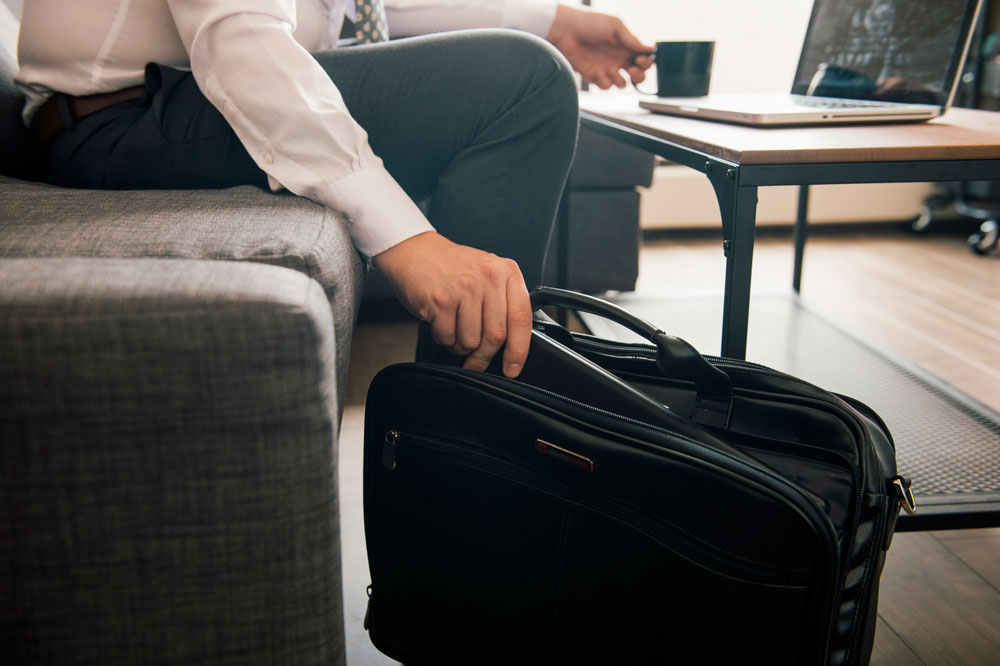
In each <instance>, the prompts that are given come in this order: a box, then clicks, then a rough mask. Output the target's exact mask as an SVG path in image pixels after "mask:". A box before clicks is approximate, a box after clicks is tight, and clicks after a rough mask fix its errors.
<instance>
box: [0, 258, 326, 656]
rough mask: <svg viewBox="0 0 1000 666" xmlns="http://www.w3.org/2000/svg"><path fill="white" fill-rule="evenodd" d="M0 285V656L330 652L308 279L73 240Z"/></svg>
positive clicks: (315, 310)
mask: <svg viewBox="0 0 1000 666" xmlns="http://www.w3.org/2000/svg"><path fill="white" fill-rule="evenodd" d="M0 285H3V288H2V289H0V311H2V312H3V316H2V317H0V567H2V568H3V570H2V571H0V663H5V664H19V663H55V662H58V663H81V664H82V663H94V664H103V665H118V664H121V665H125V664H128V665H132V664H139V663H143V664H180V663H184V664H234V665H235V664H240V665H242V664H247V663H255V664H263V663H267V664H276V665H277V664H293V663H294V664H337V663H343V661H342V660H343V620H342V609H341V590H340V586H341V582H340V561H339V544H338V524H337V515H338V514H337V491H336V461H337V453H336V447H335V441H336V433H337V413H338V412H337V398H336V395H335V392H336V386H335V385H334V383H333V382H332V379H331V378H332V376H333V373H332V370H331V368H330V364H331V361H330V359H332V358H333V350H332V347H333V346H334V345H335V344H339V343H340V341H339V340H336V342H335V335H334V332H333V327H332V324H331V316H330V310H329V306H328V303H327V299H326V297H325V294H324V293H323V291H322V290H321V289H320V287H319V286H318V285H317V284H316V283H315V282H314V281H312V280H310V279H309V278H307V277H306V276H305V275H303V274H301V273H298V272H295V271H290V270H286V269H283V268H278V267H271V266H261V265H255V264H249V263H234V262H210V261H178V260H161V259H142V260H134V259H133V260H116V259H81V258H59V259H4V260H0Z"/></svg>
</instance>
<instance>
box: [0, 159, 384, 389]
mask: <svg viewBox="0 0 1000 666" xmlns="http://www.w3.org/2000/svg"><path fill="white" fill-rule="evenodd" d="M0 196H2V197H3V201H4V205H3V207H2V208H0V257H118V258H129V257H159V258H178V259H180V258H183V259H217V260H226V261H253V262H258V263H264V264H271V265H275V266H283V267H286V268H291V269H293V270H296V271H299V272H301V273H304V274H306V275H308V276H309V277H311V278H313V279H315V280H316V281H317V282H319V284H320V285H321V286H322V287H323V290H324V291H325V293H326V295H327V298H328V300H329V302H330V307H331V310H332V311H333V317H334V325H335V330H336V335H337V350H336V351H337V361H338V362H337V369H338V385H340V386H346V379H347V375H346V373H347V358H348V354H349V351H350V346H351V334H352V331H353V327H354V320H355V316H356V314H357V306H358V301H359V299H360V297H361V290H362V287H363V280H364V266H363V264H362V262H361V259H360V257H359V256H358V254H357V252H356V251H355V249H354V246H353V245H352V244H351V240H350V237H349V236H348V231H347V223H346V222H345V220H344V219H343V218H342V217H341V216H339V215H337V214H336V213H334V212H333V211H331V210H330V209H329V208H325V207H323V206H320V205H318V204H315V203H313V202H311V201H309V200H307V199H303V198H300V197H296V196H293V195H290V194H273V193H271V192H266V191H263V190H261V189H258V188H255V187H250V186H244V187H236V188H230V189H226V190H180V191H165V190H127V191H116V190H74V189H67V188H61V187H55V186H52V185H47V184H44V183H30V182H25V181H20V180H16V179H12V178H5V177H3V176H0ZM150 266H151V267H152V266H155V264H151V265H150ZM151 270H152V268H151Z"/></svg>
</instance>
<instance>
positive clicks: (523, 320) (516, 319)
mask: <svg viewBox="0 0 1000 666" xmlns="http://www.w3.org/2000/svg"><path fill="white" fill-rule="evenodd" d="M533 317H534V313H533V312H532V311H531V310H530V309H528V308H518V309H516V310H512V311H511V312H510V315H509V319H510V324H511V325H512V326H517V327H525V328H526V327H528V326H531V322H532V319H533Z"/></svg>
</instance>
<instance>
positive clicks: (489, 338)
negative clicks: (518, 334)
mask: <svg viewBox="0 0 1000 666" xmlns="http://www.w3.org/2000/svg"><path fill="white" fill-rule="evenodd" d="M480 326H481V327H482V336H481V339H480V343H479V346H478V347H477V348H476V349H474V350H472V353H470V354H469V356H468V357H467V358H466V359H465V364H464V365H463V367H464V368H467V369H469V370H485V369H486V368H488V367H489V365H490V361H492V360H493V357H494V356H496V354H497V351H498V350H499V349H500V347H502V346H503V343H504V340H505V339H506V338H507V294H506V293H505V290H504V287H503V285H496V288H495V289H491V290H490V291H489V292H487V294H486V297H485V299H484V300H483V302H482V305H481V308H480Z"/></svg>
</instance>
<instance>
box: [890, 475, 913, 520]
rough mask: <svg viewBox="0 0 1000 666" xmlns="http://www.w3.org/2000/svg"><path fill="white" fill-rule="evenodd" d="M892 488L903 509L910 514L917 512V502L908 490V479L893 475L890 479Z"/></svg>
mask: <svg viewBox="0 0 1000 666" xmlns="http://www.w3.org/2000/svg"><path fill="white" fill-rule="evenodd" d="M891 481H892V489H893V492H894V494H895V495H896V499H898V500H899V503H900V505H902V507H903V510H904V511H906V513H908V514H910V515H911V516H912V515H913V514H915V513H916V512H917V503H916V501H915V500H914V499H913V491H912V490H910V480H909V479H908V478H906V477H904V476H894V477H892V479H891Z"/></svg>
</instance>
